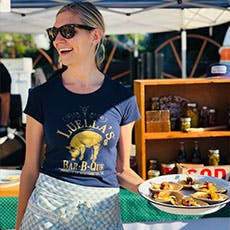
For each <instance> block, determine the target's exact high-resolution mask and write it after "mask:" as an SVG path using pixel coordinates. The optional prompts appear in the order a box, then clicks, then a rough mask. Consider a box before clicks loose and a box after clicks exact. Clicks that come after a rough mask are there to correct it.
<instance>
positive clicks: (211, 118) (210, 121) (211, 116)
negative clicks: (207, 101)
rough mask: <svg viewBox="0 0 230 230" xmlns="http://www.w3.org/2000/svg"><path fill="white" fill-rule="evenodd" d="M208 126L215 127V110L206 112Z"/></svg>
mask: <svg viewBox="0 0 230 230" xmlns="http://www.w3.org/2000/svg"><path fill="white" fill-rule="evenodd" d="M208 124H209V126H215V125H216V110H215V109H209V111H208Z"/></svg>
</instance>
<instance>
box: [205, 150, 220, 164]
mask: <svg viewBox="0 0 230 230" xmlns="http://www.w3.org/2000/svg"><path fill="white" fill-rule="evenodd" d="M208 151H209V154H208V164H209V165H214V166H217V165H219V161H220V151H219V149H210V150H208Z"/></svg>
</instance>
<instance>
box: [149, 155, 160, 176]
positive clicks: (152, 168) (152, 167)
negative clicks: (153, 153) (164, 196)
mask: <svg viewBox="0 0 230 230" xmlns="http://www.w3.org/2000/svg"><path fill="white" fill-rule="evenodd" d="M157 165H158V161H157V160H153V159H151V160H149V167H148V171H147V176H148V179H150V178H153V177H156V176H159V175H160V171H159V170H157Z"/></svg>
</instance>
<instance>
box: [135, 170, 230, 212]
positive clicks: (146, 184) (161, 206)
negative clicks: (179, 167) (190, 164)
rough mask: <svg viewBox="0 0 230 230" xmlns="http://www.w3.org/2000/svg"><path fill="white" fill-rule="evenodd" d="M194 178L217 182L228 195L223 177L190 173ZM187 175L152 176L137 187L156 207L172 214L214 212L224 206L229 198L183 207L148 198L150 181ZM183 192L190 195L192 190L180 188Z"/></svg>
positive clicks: (229, 194)
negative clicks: (218, 201)
mask: <svg viewBox="0 0 230 230" xmlns="http://www.w3.org/2000/svg"><path fill="white" fill-rule="evenodd" d="M191 176H192V177H193V178H194V179H196V180H199V181H201V182H205V181H207V180H208V181H211V182H214V183H217V184H219V185H220V186H221V187H224V188H226V189H227V193H226V195H228V196H230V183H229V182H228V181H225V180H223V179H218V178H216V177H208V176H200V175H195V174H192V175H191ZM186 177H187V175H185V174H172V175H164V176H159V177H154V178H151V179H149V180H146V181H145V182H143V183H142V184H140V186H139V187H138V190H139V193H140V194H141V195H142V196H143V197H144V198H145V199H147V200H148V201H150V202H151V204H153V205H154V206H155V207H156V208H158V209H160V210H162V211H165V212H168V213H172V214H177V215H206V214H210V213H213V212H216V211H218V210H220V209H221V208H223V207H225V205H226V204H227V203H228V202H229V201H230V199H227V200H225V201H223V202H221V203H218V204H211V205H208V206H203V207H197V206H193V207H185V206H174V205H172V204H166V203H160V202H157V201H154V200H153V199H152V198H150V196H149V195H150V190H149V188H150V186H151V184H150V182H151V181H152V182H154V183H161V182H163V181H172V182H178V180H184V179H186ZM181 192H183V194H184V196H190V194H191V193H192V192H194V190H193V191H192V190H184V189H183V190H181Z"/></svg>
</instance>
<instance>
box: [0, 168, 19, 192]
mask: <svg viewBox="0 0 230 230" xmlns="http://www.w3.org/2000/svg"><path fill="white" fill-rule="evenodd" d="M20 175H21V170H11V169H0V188H5V187H9V186H14V185H16V184H19V181H20Z"/></svg>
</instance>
